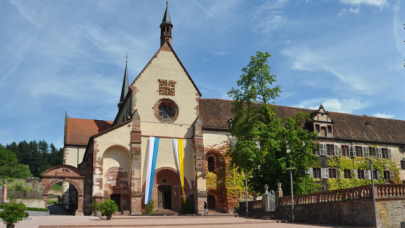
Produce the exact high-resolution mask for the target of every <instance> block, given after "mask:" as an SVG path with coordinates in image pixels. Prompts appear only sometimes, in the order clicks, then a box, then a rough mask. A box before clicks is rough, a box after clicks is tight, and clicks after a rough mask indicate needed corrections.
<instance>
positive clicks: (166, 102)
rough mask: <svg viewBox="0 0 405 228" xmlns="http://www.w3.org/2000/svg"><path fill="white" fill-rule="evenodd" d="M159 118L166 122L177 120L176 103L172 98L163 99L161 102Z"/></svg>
mask: <svg viewBox="0 0 405 228" xmlns="http://www.w3.org/2000/svg"><path fill="white" fill-rule="evenodd" d="M158 108H159V119H160V120H161V121H165V122H171V121H175V120H176V118H177V114H178V108H177V105H176V103H174V101H172V100H170V99H162V100H161V101H160V102H159V107H158Z"/></svg>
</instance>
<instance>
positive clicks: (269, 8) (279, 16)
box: [254, 0, 289, 33]
mask: <svg viewBox="0 0 405 228" xmlns="http://www.w3.org/2000/svg"><path fill="white" fill-rule="evenodd" d="M288 1H289V0H275V1H266V2H265V3H263V4H262V5H260V6H259V7H258V9H257V10H256V13H255V16H254V20H255V24H256V26H255V27H254V29H255V31H257V32H261V33H269V32H272V31H274V30H276V29H278V28H280V27H282V26H283V25H285V24H286V23H287V22H288V18H287V17H286V16H285V14H284V11H283V9H284V8H285V7H286V6H287V4H288Z"/></svg>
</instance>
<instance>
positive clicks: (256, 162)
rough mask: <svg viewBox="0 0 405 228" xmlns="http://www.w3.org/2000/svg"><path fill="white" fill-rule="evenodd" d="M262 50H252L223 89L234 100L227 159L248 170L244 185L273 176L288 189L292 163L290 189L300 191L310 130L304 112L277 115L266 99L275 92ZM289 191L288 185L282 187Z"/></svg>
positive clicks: (258, 186)
mask: <svg viewBox="0 0 405 228" xmlns="http://www.w3.org/2000/svg"><path fill="white" fill-rule="evenodd" d="M270 56H271V55H270V54H269V53H267V52H257V54H256V56H252V57H251V59H250V62H249V64H248V65H247V66H246V67H245V68H243V69H242V75H241V77H240V79H239V80H238V81H237V88H233V89H232V90H231V91H230V92H229V93H228V94H229V96H230V97H232V98H233V100H234V106H233V113H234V118H233V119H232V121H231V133H232V135H233V136H234V137H236V142H235V144H234V145H233V146H232V148H231V152H230V153H231V157H232V162H233V164H234V165H235V166H236V167H238V168H239V169H241V170H242V171H244V172H245V173H246V174H248V175H247V176H248V181H249V185H250V187H251V188H252V189H253V190H254V191H256V192H262V191H263V189H264V185H265V184H268V185H269V186H270V187H272V188H273V189H275V188H276V185H277V182H281V183H283V186H284V189H285V190H289V186H290V184H289V170H288V168H294V169H293V176H294V179H295V185H296V188H295V189H296V191H297V192H302V191H304V190H303V188H302V187H301V186H302V183H303V182H305V181H306V179H307V177H306V174H305V173H306V172H305V171H306V170H307V169H308V168H309V166H310V165H311V164H312V162H313V159H314V156H313V153H312V149H313V140H314V134H313V133H311V132H309V131H307V130H305V129H304V128H303V127H304V124H305V123H306V121H307V119H308V116H306V115H305V114H298V115H296V116H292V117H288V118H280V117H279V116H278V115H277V114H276V112H275V110H274V108H273V107H272V105H271V104H270V103H271V102H272V101H274V99H275V98H276V97H278V96H279V94H280V88H279V87H277V86H274V85H273V84H274V83H275V81H276V77H275V76H274V75H272V74H271V72H270V66H269V65H268V59H269V58H270ZM288 192H289V191H288Z"/></svg>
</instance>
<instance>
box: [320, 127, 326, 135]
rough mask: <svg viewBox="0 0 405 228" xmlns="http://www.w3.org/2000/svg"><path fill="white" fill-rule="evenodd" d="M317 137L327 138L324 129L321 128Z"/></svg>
mask: <svg viewBox="0 0 405 228" xmlns="http://www.w3.org/2000/svg"><path fill="white" fill-rule="evenodd" d="M319 136H321V137H326V136H327V133H326V127H321V132H320V135H319Z"/></svg>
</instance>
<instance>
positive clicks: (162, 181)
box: [154, 168, 189, 211]
mask: <svg viewBox="0 0 405 228" xmlns="http://www.w3.org/2000/svg"><path fill="white" fill-rule="evenodd" d="M155 183H156V187H155V191H156V192H155V196H154V199H157V204H155V206H157V208H159V209H168V210H174V211H180V209H181V202H182V201H181V199H182V197H184V198H186V197H187V195H188V192H189V186H188V182H187V180H185V181H184V192H183V193H182V190H181V185H180V178H179V175H178V172H176V171H175V170H174V169H172V168H160V169H157V170H156V182H155Z"/></svg>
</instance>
